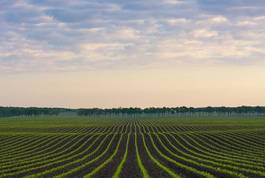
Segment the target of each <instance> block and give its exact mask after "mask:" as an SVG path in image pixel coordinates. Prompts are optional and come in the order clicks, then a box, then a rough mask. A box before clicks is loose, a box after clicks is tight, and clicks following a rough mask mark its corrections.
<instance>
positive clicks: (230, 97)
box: [0, 0, 265, 107]
mask: <svg viewBox="0 0 265 178" xmlns="http://www.w3.org/2000/svg"><path fill="white" fill-rule="evenodd" d="M264 57H265V1H264V0H251V1H250V0H133V1H126V0H74V1H73V0H38V1H35V0H1V1H0V88H1V89H0V105H4V106H10V105H12V106H64V107H119V106H124V107H127V106H140V107H148V106H180V105H187V106H208V105H214V106H220V105H229V106H235V105H265V94H264V91H265V82H264V79H265V58H264Z"/></svg>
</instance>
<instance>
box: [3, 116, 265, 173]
mask: <svg viewBox="0 0 265 178" xmlns="http://www.w3.org/2000/svg"><path fill="white" fill-rule="evenodd" d="M264 140H265V119H263V118H122V119H121V118H117V119H114V118H98V119H97V118H93V119H92V118H81V117H80V118H79V117H76V118H56V117H54V118H49V117H48V118H44V117H39V118H38V117H36V118H23V117H21V118H19V117H18V118H2V119H0V177H1V178H2V177H3V178H6V177H10V178H13V177H28V178H30V177H34V178H35V177H58V178H59V177H87V178H90V177H93V178H104V177H106V178H140V177H143V178H153V177H154V178H164V177H165V178H167V177H176V178H197V177H198V178H199V177H208V178H214V177H225V178H237V177H238V178H246V177H249V178H262V177H265V141H264Z"/></svg>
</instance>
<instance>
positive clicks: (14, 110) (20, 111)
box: [0, 107, 69, 117]
mask: <svg viewBox="0 0 265 178" xmlns="http://www.w3.org/2000/svg"><path fill="white" fill-rule="evenodd" d="M66 111H69V109H65V108H37V107H27V108H24V107H0V117H11V116H38V115H59V114H60V113H62V112H66Z"/></svg>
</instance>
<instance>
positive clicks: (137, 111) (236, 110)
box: [0, 106, 265, 117]
mask: <svg viewBox="0 0 265 178" xmlns="http://www.w3.org/2000/svg"><path fill="white" fill-rule="evenodd" d="M69 112H71V113H75V114H76V115H79V116H139V115H142V116H144V115H152V116H170V115H172V116H175V115H181V116H183V115H184V116H185V115H198V116H200V115H201V116H205V115H221V114H222V115H227V116H232V115H265V107H262V106H255V107H250V106H240V107H200V108H194V107H185V106H183V107H161V108H159V107H149V108H136V107H130V108H111V109H102V108H83V109H67V108H37V107H28V108H24V107H0V117H10V116H38V115H60V114H62V113H69Z"/></svg>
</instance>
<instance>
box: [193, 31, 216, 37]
mask: <svg viewBox="0 0 265 178" xmlns="http://www.w3.org/2000/svg"><path fill="white" fill-rule="evenodd" d="M191 34H192V36H193V37H195V38H213V37H217V36H218V32H217V31H213V30H209V29H197V30H194V31H193V32H192V33H191Z"/></svg>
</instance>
